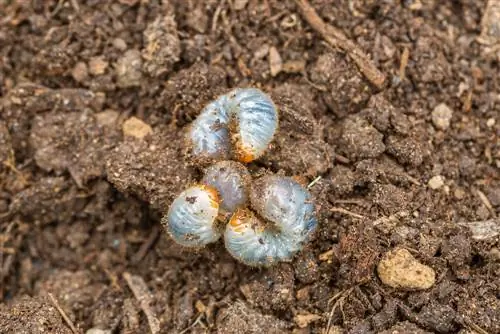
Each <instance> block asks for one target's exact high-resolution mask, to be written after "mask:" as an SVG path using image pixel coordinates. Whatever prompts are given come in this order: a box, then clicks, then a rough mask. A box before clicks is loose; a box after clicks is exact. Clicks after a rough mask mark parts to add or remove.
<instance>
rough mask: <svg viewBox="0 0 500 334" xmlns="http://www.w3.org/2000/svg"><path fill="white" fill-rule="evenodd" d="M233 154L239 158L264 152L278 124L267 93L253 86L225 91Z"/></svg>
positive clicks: (251, 157) (253, 157)
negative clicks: (227, 92)
mask: <svg viewBox="0 0 500 334" xmlns="http://www.w3.org/2000/svg"><path fill="white" fill-rule="evenodd" d="M227 107H228V110H229V115H230V117H231V123H230V125H231V126H230V130H231V141H232V143H233V155H234V157H235V158H236V159H237V160H239V161H241V162H250V161H253V160H255V159H257V158H259V157H260V156H262V155H263V154H264V152H265V151H266V150H267V148H268V146H269V144H270V143H271V141H272V139H273V137H274V133H275V132H276V130H277V128H278V112H277V109H276V106H275V105H274V103H273V101H272V100H271V98H270V97H269V96H267V95H266V94H264V93H263V92H262V91H260V90H258V89H256V88H237V89H235V90H233V91H232V92H230V93H229V94H228V98H227Z"/></svg>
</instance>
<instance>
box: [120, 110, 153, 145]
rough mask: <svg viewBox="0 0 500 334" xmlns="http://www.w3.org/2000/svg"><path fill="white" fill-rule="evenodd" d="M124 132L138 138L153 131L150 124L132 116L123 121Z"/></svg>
mask: <svg viewBox="0 0 500 334" xmlns="http://www.w3.org/2000/svg"><path fill="white" fill-rule="evenodd" d="M122 129H123V134H124V135H125V136H131V137H135V138H138V139H142V138H144V137H146V136H147V135H149V134H151V133H152V132H153V129H152V128H151V126H149V124H146V123H144V122H143V121H141V120H140V119H138V118H137V117H134V116H132V117H130V118H129V119H127V120H126V121H125V122H124V123H123V127H122Z"/></svg>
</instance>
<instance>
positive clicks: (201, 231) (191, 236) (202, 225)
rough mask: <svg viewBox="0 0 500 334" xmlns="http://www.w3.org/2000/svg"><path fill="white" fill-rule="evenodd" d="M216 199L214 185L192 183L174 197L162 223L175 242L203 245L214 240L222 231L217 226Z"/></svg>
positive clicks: (193, 245) (216, 194) (217, 197)
mask: <svg viewBox="0 0 500 334" xmlns="http://www.w3.org/2000/svg"><path fill="white" fill-rule="evenodd" d="M219 203H220V200H219V195H218V193H217V190H216V189H215V188H213V187H210V186H207V185H194V186H192V187H190V188H188V189H186V190H184V191H183V192H182V193H181V194H180V195H179V196H178V197H177V198H176V199H175V200H174V202H173V203H172V205H170V208H169V210H168V213H167V215H165V217H164V218H163V221H162V223H163V224H164V225H166V228H167V232H168V234H170V236H171V237H172V239H174V241H175V242H177V243H178V244H180V245H183V246H186V247H203V246H205V245H207V244H209V243H212V242H215V241H217V240H218V239H219V238H220V236H221V234H222V231H221V228H218V226H217V216H218V215H219Z"/></svg>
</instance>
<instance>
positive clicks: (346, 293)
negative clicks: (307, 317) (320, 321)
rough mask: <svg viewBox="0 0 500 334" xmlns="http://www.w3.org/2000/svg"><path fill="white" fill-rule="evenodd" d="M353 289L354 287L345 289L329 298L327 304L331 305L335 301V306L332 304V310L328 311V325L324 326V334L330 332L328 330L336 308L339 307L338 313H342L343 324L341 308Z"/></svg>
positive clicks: (343, 317)
mask: <svg viewBox="0 0 500 334" xmlns="http://www.w3.org/2000/svg"><path fill="white" fill-rule="evenodd" d="M353 289H354V287H351V288H349V289H346V290H344V291H340V292H339V293H337V294H336V295H335V296H333V297H332V298H330V300H328V304H330V303H332V302H333V301H334V300H336V301H335V304H333V306H332V309H331V311H330V315H329V316H328V323H327V324H326V330H325V334H328V333H329V332H330V328H331V326H332V318H333V314H334V312H335V310H336V309H337V306H340V308H341V310H340V311H341V313H342V321H344V322H345V315H344V310H343V309H342V308H343V304H344V300H345V299H346V298H347V297H348V296H349V294H350V293H351V292H352V290H353Z"/></svg>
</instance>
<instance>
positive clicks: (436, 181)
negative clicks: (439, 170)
mask: <svg viewBox="0 0 500 334" xmlns="http://www.w3.org/2000/svg"><path fill="white" fill-rule="evenodd" d="M428 185H429V188H431V189H434V190H436V189H439V188H441V187H442V186H443V185H444V177H442V176H441V175H436V176H433V177H432V178H431V179H430V180H429V183H428Z"/></svg>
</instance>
